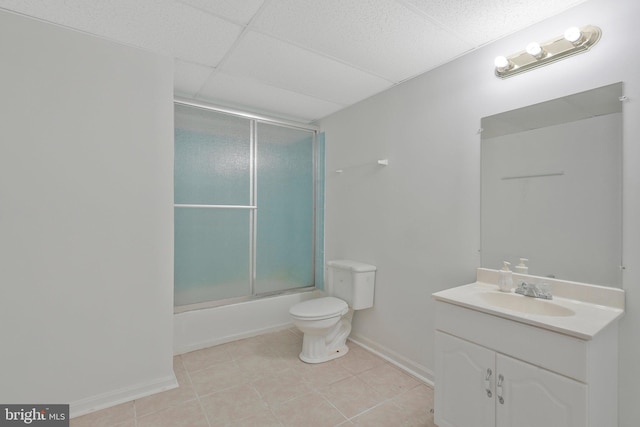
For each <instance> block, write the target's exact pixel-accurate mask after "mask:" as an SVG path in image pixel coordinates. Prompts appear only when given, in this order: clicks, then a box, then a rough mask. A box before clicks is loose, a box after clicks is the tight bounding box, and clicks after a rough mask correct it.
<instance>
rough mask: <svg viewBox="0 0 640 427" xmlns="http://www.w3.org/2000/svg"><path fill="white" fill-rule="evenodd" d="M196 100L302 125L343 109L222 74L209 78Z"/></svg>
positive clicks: (329, 103)
mask: <svg viewBox="0 0 640 427" xmlns="http://www.w3.org/2000/svg"><path fill="white" fill-rule="evenodd" d="M197 98H198V99H200V100H203V101H209V102H212V103H214V104H221V105H225V106H230V107H239V106H244V105H251V106H252V109H251V110H252V112H254V113H261V114H265V113H266V114H270V115H275V116H278V117H280V118H284V119H288V120H296V121H301V122H304V123H309V122H311V121H313V120H315V119H318V118H321V117H325V116H327V115H329V114H331V113H333V112H335V111H338V110H340V109H342V108H344V106H343V105H339V104H334V103H331V102H327V101H323V100H321V99H317V98H312V97H310V96H305V95H301V94H299V93H295V92H291V91H287V90H284V89H280V88H277V87H273V86H268V85H266V84H263V83H260V82H256V81H254V80H250V79H244V78H239V77H235V76H231V75H228V74H225V73H222V72H220V73H216V74H215V75H213V76H212V77H210V78H209V80H208V81H207V83H206V84H205V86H204V87H203V88H202V90H201V91H200V93H199V94H198V95H197Z"/></svg>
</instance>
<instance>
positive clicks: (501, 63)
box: [493, 56, 511, 71]
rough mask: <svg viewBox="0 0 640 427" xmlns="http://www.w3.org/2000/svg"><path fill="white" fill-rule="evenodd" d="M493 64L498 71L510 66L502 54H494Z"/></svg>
mask: <svg viewBox="0 0 640 427" xmlns="http://www.w3.org/2000/svg"><path fill="white" fill-rule="evenodd" d="M493 64H494V65H495V66H496V69H497V70H498V71H506V70H508V69H509V68H511V63H510V62H509V60H508V59H507V58H506V57H504V56H496V59H495V61H493Z"/></svg>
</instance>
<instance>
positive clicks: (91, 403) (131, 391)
mask: <svg viewBox="0 0 640 427" xmlns="http://www.w3.org/2000/svg"><path fill="white" fill-rule="evenodd" d="M176 387H178V381H177V380H176V376H175V375H174V374H173V373H172V374H171V375H170V376H169V377H166V378H163V379H160V380H157V381H153V382H149V383H142V384H137V385H134V386H131V387H126V388H123V389H120V390H115V391H112V392H108V393H104V394H100V395H97V396H92V397H88V398H86V399H82V400H78V401H75V402H71V404H70V405H69V412H70V414H69V415H70V417H71V418H75V417H79V416H81V415H86V414H89V413H91V412H95V411H99V410H101V409H105V408H110V407H112V406H116V405H119V404H121V403H126V402H130V401H132V400H135V399H140V398H142V397H146V396H150V395H152V394H156V393H160V392H162V391H167V390H171V389H173V388H176Z"/></svg>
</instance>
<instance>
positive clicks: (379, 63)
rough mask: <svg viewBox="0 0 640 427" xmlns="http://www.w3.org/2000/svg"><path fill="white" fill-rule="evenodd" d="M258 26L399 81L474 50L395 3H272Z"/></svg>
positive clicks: (347, 0) (286, 0)
mask: <svg viewBox="0 0 640 427" xmlns="http://www.w3.org/2000/svg"><path fill="white" fill-rule="evenodd" d="M252 25H253V26H255V28H257V29H259V30H261V31H264V32H266V33H268V34H272V35H275V36H277V37H280V38H283V39H285V40H289V41H292V42H294V43H296V44H298V45H302V46H308V47H310V48H311V49H314V50H316V51H319V52H323V53H325V54H327V55H329V56H332V57H335V58H338V59H340V60H341V61H344V62H346V63H348V64H351V65H354V66H356V67H359V68H361V69H363V70H367V71H370V72H371V73H375V74H377V75H379V76H380V77H383V78H386V79H389V80H392V81H395V82H399V81H402V80H405V79H407V78H409V77H413V76H415V75H417V74H420V73H422V72H424V71H426V70H428V69H431V68H433V67H435V66H437V65H440V64H442V63H444V62H446V61H447V60H448V59H450V58H451V57H455V56H458V55H460V54H462V53H463V52H465V51H467V50H469V49H470V48H471V47H472V46H471V45H469V44H468V43H465V42H463V41H462V40H461V39H459V38H455V37H451V36H450V34H447V33H446V32H444V31H443V29H442V28H440V27H439V26H437V25H436V24H435V23H434V22H432V21H430V20H429V19H427V18H426V17H425V16H424V15H423V14H419V13H416V12H415V11H414V10H413V9H411V8H408V7H405V6H404V5H403V4H400V3H398V2H396V1H389V0H324V1H321V2H319V1H316V0H272V1H271V2H269V3H267V4H266V5H265V7H264V8H263V10H262V11H261V13H260V14H259V15H258V16H257V17H256V20H255V21H254V23H253V24H252Z"/></svg>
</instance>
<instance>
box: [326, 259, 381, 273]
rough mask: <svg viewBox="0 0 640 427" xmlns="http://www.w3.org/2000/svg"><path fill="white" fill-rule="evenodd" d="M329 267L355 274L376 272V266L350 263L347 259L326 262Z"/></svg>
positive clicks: (356, 262)
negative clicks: (350, 271)
mask: <svg viewBox="0 0 640 427" xmlns="http://www.w3.org/2000/svg"><path fill="white" fill-rule="evenodd" d="M327 265H328V266H329V267H334V268H341V269H343V270H352V271H355V272H357V273H366V272H368V271H376V266H375V265H371V264H365V263H363V262H358V261H351V260H349V259H337V260H332V261H327Z"/></svg>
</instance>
